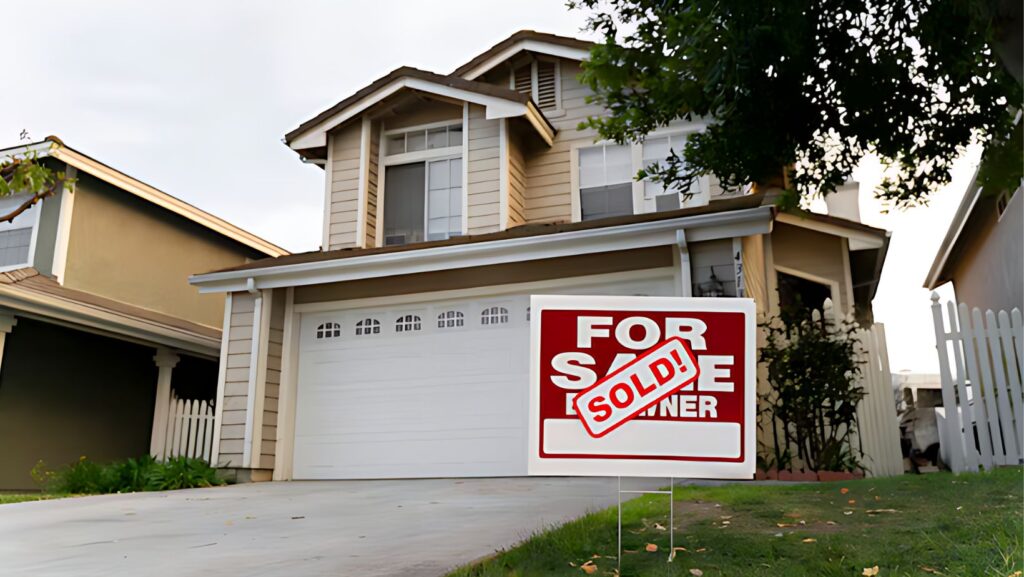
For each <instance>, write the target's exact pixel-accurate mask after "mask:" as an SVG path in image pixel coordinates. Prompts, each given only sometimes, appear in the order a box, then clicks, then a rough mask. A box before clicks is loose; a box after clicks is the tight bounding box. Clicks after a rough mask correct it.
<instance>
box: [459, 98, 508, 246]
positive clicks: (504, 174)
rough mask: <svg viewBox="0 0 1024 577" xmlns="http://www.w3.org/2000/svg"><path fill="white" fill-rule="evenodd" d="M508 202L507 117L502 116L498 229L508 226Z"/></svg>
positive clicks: (500, 123)
mask: <svg viewBox="0 0 1024 577" xmlns="http://www.w3.org/2000/svg"><path fill="white" fill-rule="evenodd" d="M467 164H468V163H467ZM467 196H468V195H467ZM508 203H509V198H508V119H507V118H502V119H499V120H498V230H505V229H507V228H508Z"/></svg>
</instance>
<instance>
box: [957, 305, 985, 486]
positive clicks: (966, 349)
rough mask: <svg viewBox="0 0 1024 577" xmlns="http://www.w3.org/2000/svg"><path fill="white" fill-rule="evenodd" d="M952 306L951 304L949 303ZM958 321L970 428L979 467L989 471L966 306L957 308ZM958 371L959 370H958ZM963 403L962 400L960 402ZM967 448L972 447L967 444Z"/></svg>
mask: <svg viewBox="0 0 1024 577" xmlns="http://www.w3.org/2000/svg"><path fill="white" fill-rule="evenodd" d="M949 304H950V305H952V304H953V303H952V302H951V303H949ZM956 310H957V315H958V320H959V322H960V336H961V339H960V342H961V346H962V349H963V353H964V357H965V358H964V361H965V363H964V368H965V369H966V373H965V375H964V378H965V379H966V380H965V382H970V383H971V393H972V396H973V397H974V404H973V405H972V406H971V413H972V416H973V417H974V422H975V424H976V427H977V428H976V429H974V428H972V429H973V430H974V432H976V433H977V435H978V447H979V450H980V453H981V454H980V458H981V466H982V467H984V468H985V470H990V469H991V468H992V466H993V462H992V457H993V450H992V439H991V435H990V434H989V427H988V423H989V421H988V415H987V414H986V410H985V398H984V393H983V391H982V389H983V387H982V382H981V376H980V374H979V373H978V359H977V357H976V355H975V352H976V348H975V338H974V334H975V333H974V330H973V328H972V327H971V319H970V315H968V314H967V305H965V304H963V303H961V304H960V305H959V306H958V307H957V308H956ZM958 370H959V369H958ZM960 402H961V403H963V402H964V400H963V399H961V401H960ZM968 446H969V447H970V446H973V445H970V444H968Z"/></svg>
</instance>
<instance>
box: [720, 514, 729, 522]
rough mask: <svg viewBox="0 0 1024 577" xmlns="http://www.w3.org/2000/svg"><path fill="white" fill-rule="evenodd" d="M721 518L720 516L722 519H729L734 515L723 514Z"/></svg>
mask: <svg viewBox="0 0 1024 577" xmlns="http://www.w3.org/2000/svg"><path fill="white" fill-rule="evenodd" d="M719 518H720V519H725V520H726V521H728V520H729V519H732V515H722V516H721V517H719Z"/></svg>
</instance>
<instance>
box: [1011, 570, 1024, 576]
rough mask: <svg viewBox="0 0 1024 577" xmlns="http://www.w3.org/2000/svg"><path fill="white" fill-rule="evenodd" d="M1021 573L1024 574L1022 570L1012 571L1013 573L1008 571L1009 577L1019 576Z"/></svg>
mask: <svg viewBox="0 0 1024 577" xmlns="http://www.w3.org/2000/svg"><path fill="white" fill-rule="evenodd" d="M1021 575H1024V571H1014V572H1013V573H1010V577H1020V576H1021Z"/></svg>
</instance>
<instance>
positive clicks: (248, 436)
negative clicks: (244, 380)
mask: <svg viewBox="0 0 1024 577" xmlns="http://www.w3.org/2000/svg"><path fill="white" fill-rule="evenodd" d="M263 312H264V311H263V291H259V292H258V293H256V302H255V303H254V304H253V309H252V340H251V341H250V344H251V347H250V348H249V387H248V390H247V391H246V406H245V435H244V437H243V438H244V440H243V442H242V467H249V468H251V467H252V458H253V442H254V440H255V439H254V431H255V426H256V388H257V385H256V383H257V381H258V380H259V362H258V360H259V358H260V348H261V347H260V340H261V337H262V336H263V329H262V327H263Z"/></svg>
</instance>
